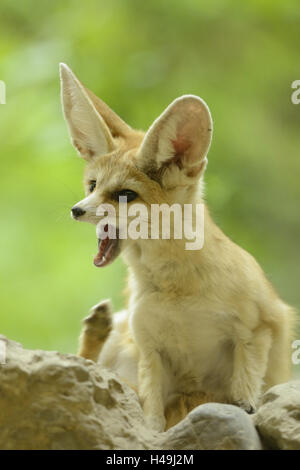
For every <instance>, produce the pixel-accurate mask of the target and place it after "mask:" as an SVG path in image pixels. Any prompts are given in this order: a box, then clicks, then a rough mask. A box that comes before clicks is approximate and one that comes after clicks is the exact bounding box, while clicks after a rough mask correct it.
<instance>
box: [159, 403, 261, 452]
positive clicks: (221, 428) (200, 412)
mask: <svg viewBox="0 0 300 470" xmlns="http://www.w3.org/2000/svg"><path fill="white" fill-rule="evenodd" d="M163 436H165V438H166V442H165V441H164V440H163V441H162V444H163V447H165V448H169V449H176V450H179V449H189V450H192V449H199V450H260V449H261V448H262V446H261V443H260V439H259V436H258V433H257V431H256V429H255V427H254V426H253V423H252V420H251V418H250V416H249V415H248V414H247V413H246V412H245V411H244V410H242V409H241V408H238V407H237V406H233V405H223V404H220V403H207V404H205V405H201V406H198V407H197V408H195V409H194V410H193V411H191V412H190V413H189V414H188V415H187V417H186V418H185V419H184V420H183V421H181V422H180V423H178V424H177V425H176V426H174V427H173V428H171V429H170V430H169V431H168V432H167V433H165V435H163Z"/></svg>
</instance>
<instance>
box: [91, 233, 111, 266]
mask: <svg viewBox="0 0 300 470" xmlns="http://www.w3.org/2000/svg"><path fill="white" fill-rule="evenodd" d="M108 244H109V238H108V237H107V238H105V240H102V241H101V242H100V243H99V250H98V253H97V254H96V256H95V258H94V265H95V266H102V265H103V264H105V258H104V255H105V252H106V248H107V247H108Z"/></svg>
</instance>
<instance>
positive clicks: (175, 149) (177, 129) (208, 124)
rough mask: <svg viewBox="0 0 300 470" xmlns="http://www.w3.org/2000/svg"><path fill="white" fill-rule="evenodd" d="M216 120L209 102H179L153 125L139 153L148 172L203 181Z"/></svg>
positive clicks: (191, 98) (186, 99)
mask: <svg viewBox="0 0 300 470" xmlns="http://www.w3.org/2000/svg"><path fill="white" fill-rule="evenodd" d="M211 138H212V119H211V115H210V112H209V109H208V107H207V105H206V104H205V102H204V101H203V100H202V99H201V98H199V97H198V96H194V95H184V96H182V97H180V98H177V99H176V100H175V101H173V103H171V104H170V105H169V106H168V107H167V109H166V110H165V111H164V112H163V113H162V114H161V115H160V116H159V118H158V119H156V121H154V123H153V124H152V126H151V127H150V129H149V130H148V132H147V133H146V135H145V137H144V140H143V142H142V145H141V148H140V150H139V153H138V162H139V165H140V166H141V167H142V169H143V170H144V171H146V172H147V173H148V174H150V175H152V177H154V178H159V177H161V176H162V174H164V173H165V171H164V170H167V169H170V170H171V169H173V172H172V174H174V173H177V176H179V175H181V176H183V175H184V177H185V178H192V177H199V176H200V175H201V174H202V173H203V171H204V169H205V166H206V163H207V159H206V154H207V152H208V149H209V146H210V142H211Z"/></svg>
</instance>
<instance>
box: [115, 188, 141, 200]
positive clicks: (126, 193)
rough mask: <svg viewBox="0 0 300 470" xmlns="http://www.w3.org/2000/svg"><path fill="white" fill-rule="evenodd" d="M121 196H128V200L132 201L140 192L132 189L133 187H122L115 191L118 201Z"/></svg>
mask: <svg viewBox="0 0 300 470" xmlns="http://www.w3.org/2000/svg"><path fill="white" fill-rule="evenodd" d="M120 197H126V198H127V202H130V201H133V200H134V199H136V198H137V197H138V194H137V193H136V192H135V191H131V189H122V190H121V191H116V192H115V193H113V199H115V200H116V201H118V200H119V198H120Z"/></svg>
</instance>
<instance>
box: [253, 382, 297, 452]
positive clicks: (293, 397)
mask: <svg viewBox="0 0 300 470" xmlns="http://www.w3.org/2000/svg"><path fill="white" fill-rule="evenodd" d="M253 420H254V423H255V425H256V427H257V429H258V431H259V433H260V435H261V437H262V439H263V442H264V445H265V446H266V447H267V448H270V449H283V450H300V380H295V381H291V382H288V383H284V384H280V385H276V386H275V387H272V388H270V389H269V390H268V391H267V392H266V393H265V394H264V395H263V397H262V402H261V406H260V407H259V409H258V411H257V413H256V414H255V415H254V418H253Z"/></svg>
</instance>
